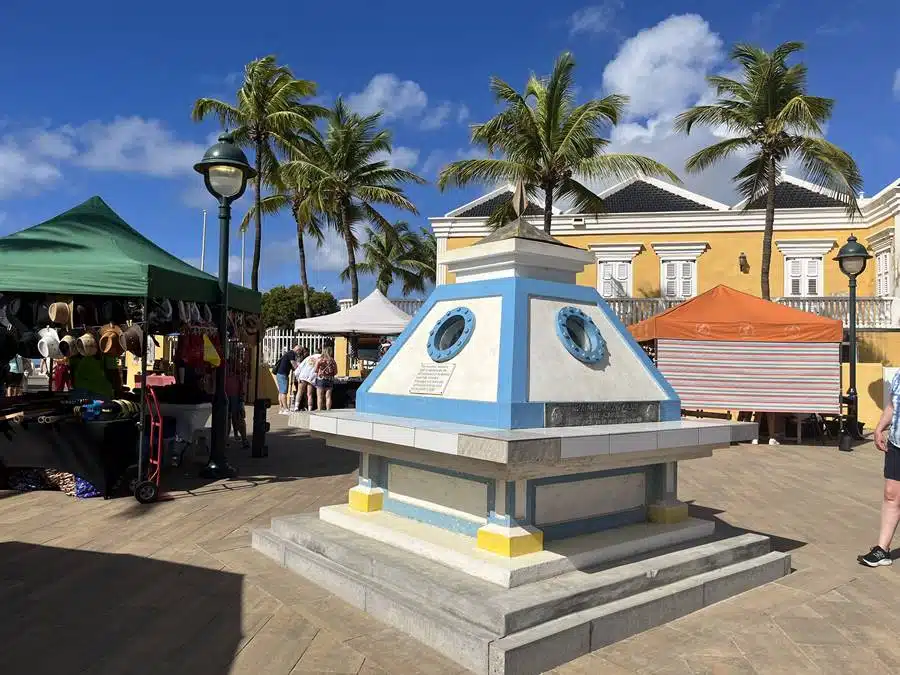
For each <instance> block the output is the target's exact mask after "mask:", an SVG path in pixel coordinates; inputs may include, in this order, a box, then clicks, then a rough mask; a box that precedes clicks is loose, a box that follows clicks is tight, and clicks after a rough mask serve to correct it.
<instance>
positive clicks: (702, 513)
mask: <svg viewBox="0 0 900 675" xmlns="http://www.w3.org/2000/svg"><path fill="white" fill-rule="evenodd" d="M688 512H689V514H690V515H691V516H692V517H693V518H699V519H701V520H711V521H712V522H714V523H715V524H716V532H715V535H714V536H715V538H716V539H726V538H728V537H737V536H739V535H742V534H761V535H762V536H764V537H768V538H769V539H771V540H772V550H773V551H780V552H782V553H790V552H791V551H794V550H796V549H798V548H802V547H803V546H806V544H807V542H805V541H798V540H796V539H788V538H787V537H779V536H778V535H777V534H772V533H770V532H757V531H756V530H748V529H745V528H743V527H735V526H734V525H732V524H731V523H727V522H725V521H724V520H722V519H721V518H719V514H720V513H724V511H722V510H721V509H714V508H710V507H708V506H701V505H699V504H696V503H694V502H691V501H689V502H688Z"/></svg>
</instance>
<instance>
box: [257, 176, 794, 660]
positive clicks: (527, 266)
mask: <svg viewBox="0 0 900 675" xmlns="http://www.w3.org/2000/svg"><path fill="white" fill-rule="evenodd" d="M524 201H525V199H524V190H523V189H522V187H521V186H519V188H518V189H517V191H516V195H515V204H516V210H517V213H518V214H521V213H523V210H524ZM444 262H446V264H447V265H448V270H449V271H450V272H453V273H454V274H455V275H456V283H455V284H451V285H445V286H439V287H438V288H436V289H435V291H434V292H433V293H432V294H431V296H430V297H429V299H428V301H427V302H426V303H425V304H424V306H423V307H422V308H421V309H420V310H419V312H418V313H417V314H416V316H415V317H414V318H413V320H412V321H411V322H410V324H409V325H408V326H407V328H406V330H405V331H404V332H403V334H402V335H401V336H400V338H399V339H398V340H397V341H396V342H395V343H394V345H393V346H392V348H391V349H390V351H389V352H388V353H387V355H386V357H385V358H384V359H383V360H382V361H381V363H379V365H378V367H377V368H376V369H375V370H374V371H373V372H372V373H371V374H370V375H369V377H368V378H367V379H366V381H365V383H364V384H363V386H362V387H361V388H360V390H359V392H358V394H357V407H356V409H355V410H339V411H331V412H327V413H313V414H311V415H310V420H309V426H310V431H311V433H312V434H313V435H314V436H318V437H320V438H323V439H324V440H325V441H326V443H327V444H328V445H331V446H335V447H340V448H346V449H350V450H354V451H357V452H358V453H359V454H360V465H359V480H358V485H357V486H356V487H354V488H352V489H351V490H350V494H349V497H348V501H347V503H346V504H340V505H335V506H328V507H324V508H322V509H320V511H319V513H318V515H315V514H306V515H300V516H289V517H285V518H276V519H275V520H274V521H273V524H272V528H271V529H267V530H261V531H257V532H254V546H255V547H256V548H257V549H258V550H260V551H262V552H264V553H266V554H267V555H270V556H271V557H273V558H275V559H276V560H277V561H278V562H280V563H281V564H283V565H285V566H287V567H290V568H292V569H294V570H296V571H297V572H299V573H300V574H302V575H304V576H307V577H309V578H310V579H312V580H313V581H315V582H317V583H319V584H321V585H323V586H325V587H326V588H328V589H329V590H331V591H333V592H335V593H336V594H338V595H340V596H341V597H343V598H344V599H346V600H348V601H349V602H351V603H353V604H355V605H357V606H359V607H361V608H364V609H365V610H366V611H368V612H369V613H370V614H373V615H374V616H375V617H376V618H378V619H381V620H383V621H386V622H387V623H390V624H392V625H394V626H396V627H398V628H401V629H403V630H406V631H407V632H409V633H411V634H412V635H413V636H415V637H417V638H418V639H420V640H422V641H423V642H425V643H426V644H428V645H429V646H431V647H433V648H435V649H437V650H438V651H441V652H443V653H444V654H446V655H448V656H450V657H451V658H453V659H455V660H457V661H458V662H459V663H460V664H461V665H463V666H465V667H467V668H470V669H471V670H474V671H476V672H485V673H486V672H490V673H538V672H542V671H543V670H545V669H549V668H552V667H554V666H555V665H558V664H559V663H562V662H565V661H568V660H571V659H573V658H576V657H577V656H579V655H581V654H583V653H586V652H587V651H590V650H592V649H598V648H600V647H602V646H604V645H605V644H609V643H611V642H614V641H616V640H619V639H622V638H624V637H627V636H629V635H631V634H633V633H635V632H638V631H640V630H644V629H647V628H650V627H653V626H655V625H658V624H660V623H663V622H665V621H669V620H671V619H673V618H677V617H678V616H681V615H683V614H686V613H688V612H691V611H694V610H696V609H699V608H701V607H703V606H705V605H707V604H710V603H711V602H715V601H717V600H720V599H722V598H724V597H728V596H729V595H732V594H734V593H739V592H741V591H744V590H747V589H748V588H751V587H753V586H756V585H759V584H761V583H765V582H767V581H771V580H774V579H776V578H778V577H781V576H783V575H784V574H787V573H788V572H789V571H790V558H789V557H788V556H787V555H786V554H783V553H773V552H771V550H770V542H769V540H768V539H767V538H766V537H763V536H760V535H752V534H747V535H742V536H739V537H732V538H730V539H724V540H719V539H716V538H715V536H714V529H715V527H714V523H712V522H709V521H703V520H697V519H693V518H690V517H689V514H688V507H687V505H686V504H684V503H683V502H681V501H679V500H678V493H677V485H678V475H677V474H678V471H677V466H678V462H679V461H682V460H689V459H695V458H700V457H708V456H710V455H711V454H712V452H713V450H714V449H716V448H723V447H728V446H729V445H731V443H733V442H737V441H744V440H750V439H752V438H755V437H756V425H755V424H748V423H736V422H730V421H722V420H683V419H682V418H681V406H680V401H679V400H678V396H677V395H676V393H675V391H674V390H673V389H672V387H671V386H670V385H669V384H668V383H667V382H666V381H665V379H664V378H663V377H662V376H661V375H660V374H659V372H658V371H657V370H656V368H655V367H654V366H653V364H652V362H651V361H650V359H649V358H648V357H647V356H646V355H645V353H644V352H643V350H642V349H641V348H640V346H639V345H638V344H637V343H636V342H635V341H634V340H633V339H632V337H631V336H630V334H629V333H628V331H627V330H626V329H625V327H624V326H623V325H622V324H621V323H620V322H619V320H618V319H617V318H616V316H615V315H614V314H613V313H612V311H611V310H610V308H609V306H608V305H607V304H606V303H605V302H604V300H603V299H602V298H601V297H600V295H599V294H598V293H597V291H596V290H594V289H591V288H586V287H583V286H578V285H576V283H575V278H576V274H577V273H578V272H581V271H582V270H583V269H584V266H585V265H587V264H591V263H592V262H593V256H591V255H590V254H589V253H588V252H587V251H584V250H582V249H578V248H573V247H570V246H566V245H564V244H562V243H560V242H559V241H557V240H555V239H554V238H553V237H551V236H550V235H548V234H545V233H544V232H542V231H539V230H537V229H536V228H535V227H534V226H532V225H531V224H529V223H528V222H526V220H525V219H524V217H522V216H519V217H517V218H516V220H514V221H513V222H511V223H509V224H507V225H505V226H504V227H502V228H500V229H498V230H497V231H496V232H494V233H493V234H491V235H489V236H488V237H485V238H484V239H483V240H481V241H480V242H478V243H477V244H476V245H474V246H470V247H468V248H464V249H460V250H456V251H452V252H450V253H448V254H447V255H446V257H445V258H444Z"/></svg>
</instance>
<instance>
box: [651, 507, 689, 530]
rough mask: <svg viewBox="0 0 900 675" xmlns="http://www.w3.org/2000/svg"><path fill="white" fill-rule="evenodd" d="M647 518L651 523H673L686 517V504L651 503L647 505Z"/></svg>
mask: <svg viewBox="0 0 900 675" xmlns="http://www.w3.org/2000/svg"><path fill="white" fill-rule="evenodd" d="M647 519H648V520H649V521H650V522H651V523H662V524H663V525H674V524H675V523H681V522H683V521H685V520H687V519H688V505H687V504H681V503H679V504H651V505H650V506H649V507H647Z"/></svg>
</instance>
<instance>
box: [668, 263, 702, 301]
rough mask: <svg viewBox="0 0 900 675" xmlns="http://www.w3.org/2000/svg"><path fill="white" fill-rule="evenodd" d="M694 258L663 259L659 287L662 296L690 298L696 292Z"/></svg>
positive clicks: (695, 265)
mask: <svg viewBox="0 0 900 675" xmlns="http://www.w3.org/2000/svg"><path fill="white" fill-rule="evenodd" d="M696 270H697V263H696V261H694V260H663V261H662V279H661V283H660V288H661V289H662V294H663V297H664V298H692V297H694V295H696V294H697V274H696Z"/></svg>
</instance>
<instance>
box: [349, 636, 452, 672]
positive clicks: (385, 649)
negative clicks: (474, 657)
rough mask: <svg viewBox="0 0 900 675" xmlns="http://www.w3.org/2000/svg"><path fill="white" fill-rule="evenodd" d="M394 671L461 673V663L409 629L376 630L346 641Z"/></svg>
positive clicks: (383, 666)
mask: <svg viewBox="0 0 900 675" xmlns="http://www.w3.org/2000/svg"><path fill="white" fill-rule="evenodd" d="M345 644H346V645H347V646H348V647H350V648H352V649H354V650H356V651H358V652H360V653H361V654H363V655H364V656H365V657H366V660H367V661H369V660H372V661H374V662H375V664H377V665H379V666H381V667H382V668H385V669H386V670H388V672H392V673H416V674H420V673H421V674H423V675H446V674H447V673H460V672H463V670H462V669H461V668H460V666H459V664H457V663H455V662H453V661H451V660H450V659H448V658H446V657H445V656H442V655H441V654H438V653H437V652H434V651H431V650H430V649H423V647H422V644H421V643H420V642H418V641H416V640H414V639H413V638H411V637H409V636H408V635H406V634H405V633H401V632H400V631H397V630H394V629H393V628H384V629H382V630H380V631H377V632H375V633H370V634H368V635H362V636H360V637H357V638H353V639H352V640H349V641H348V642H346V643H345Z"/></svg>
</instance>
